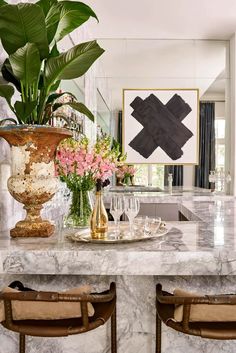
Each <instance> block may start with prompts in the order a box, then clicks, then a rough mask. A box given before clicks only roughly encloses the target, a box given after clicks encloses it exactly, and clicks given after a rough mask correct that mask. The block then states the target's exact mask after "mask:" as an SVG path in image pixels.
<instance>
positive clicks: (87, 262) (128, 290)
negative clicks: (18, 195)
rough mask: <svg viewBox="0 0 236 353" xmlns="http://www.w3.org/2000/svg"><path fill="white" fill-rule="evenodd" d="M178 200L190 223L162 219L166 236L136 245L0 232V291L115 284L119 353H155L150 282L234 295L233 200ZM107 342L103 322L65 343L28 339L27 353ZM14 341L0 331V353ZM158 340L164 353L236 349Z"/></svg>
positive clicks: (10, 350) (231, 344)
mask: <svg viewBox="0 0 236 353" xmlns="http://www.w3.org/2000/svg"><path fill="white" fill-rule="evenodd" d="M143 197H144V196H143ZM151 197H153V200H156V201H155V202H158V201H157V200H158V199H157V197H154V195H152V196H151ZM163 200H164V196H163ZM149 201H150V199H149ZM164 202H167V201H166V200H165V201H164ZM174 202H176V200H175V201H174ZM177 203H178V210H179V211H180V212H181V213H182V214H183V215H184V216H185V217H186V218H187V219H189V221H188V222H168V223H167V227H168V228H169V233H168V234H167V235H166V236H164V237H162V238H161V237H160V238H158V239H155V240H151V241H146V242H141V243H132V244H119V245H106V246H104V245H96V244H93V245H92V244H81V243H79V244H77V243H71V242H69V241H68V240H66V239H65V240H64V241H62V237H61V236H59V234H57V235H54V236H52V237H51V238H49V239H43V240H39V239H27V240H26V239H17V240H13V239H10V238H9V234H8V232H2V233H1V235H0V287H4V286H6V285H8V284H9V283H10V282H11V281H12V280H15V279H18V280H21V281H22V282H24V283H25V284H26V285H27V286H31V287H32V288H35V289H40V290H56V291H59V290H64V289H67V288H71V287H75V286H78V285H80V284H83V283H90V284H92V286H93V288H94V290H98V291H100V290H101V291H102V290H104V289H105V288H107V287H108V286H109V283H110V282H111V281H115V282H116V284H117V318H118V330H117V331H118V353H121V352H125V353H134V352H135V353H154V352H155V285H156V283H158V282H161V283H162V284H163V287H164V288H165V289H166V290H169V291H173V289H174V288H176V287H180V288H184V289H187V290H192V291H195V292H201V293H207V294H215V293H218V294H219V293H236V287H235V280H236V246H235V245H236V244H235V224H234V219H235V216H236V201H235V200H234V199H233V198H232V197H231V198H230V197H220V196H212V195H210V196H209V197H208V196H202V199H200V200H199V198H198V196H196V195H195V196H193V195H192V196H191V197H187V198H185V197H182V199H180V200H178V202H177ZM66 232H68V231H66ZM109 337H110V331H109V324H107V325H105V326H103V327H101V328H99V329H97V330H96V331H94V332H90V333H88V334H84V335H77V336H70V337H66V338H59V339H45V338H34V337H30V338H28V339H27V353H35V352H40V353H46V352H47V353H48V352H53V353H55V352H57V353H62V352H63V353H77V352H78V351H79V352H80V353H87V352H89V353H108V352H110V342H109ZM17 339H18V336H17V334H14V333H11V332H8V331H7V330H5V329H3V328H0V342H1V344H0V353H16V352H17V351H18V348H17ZM162 339H163V349H162V353H167V352H168V353H182V352H183V351H188V352H191V353H213V352H214V353H215V352H216V353H218V352H223V353H232V352H234V351H235V350H236V342H235V341H227V342H225V341H213V340H208V339H200V338H198V337H191V336H185V335H183V334H181V333H177V332H175V331H173V330H172V329H170V328H166V327H163V334H162Z"/></svg>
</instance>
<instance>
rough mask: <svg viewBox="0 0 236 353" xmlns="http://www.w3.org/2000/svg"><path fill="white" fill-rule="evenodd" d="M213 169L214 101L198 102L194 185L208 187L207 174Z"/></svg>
mask: <svg viewBox="0 0 236 353" xmlns="http://www.w3.org/2000/svg"><path fill="white" fill-rule="evenodd" d="M211 170H215V103H213V102H201V103H200V134H199V165H198V166H196V167H195V186H198V187H201V188H206V189H210V184H209V174H210V171H211Z"/></svg>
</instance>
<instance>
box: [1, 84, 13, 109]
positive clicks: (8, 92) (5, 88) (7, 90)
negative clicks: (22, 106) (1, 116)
mask: <svg viewBox="0 0 236 353" xmlns="http://www.w3.org/2000/svg"><path fill="white" fill-rule="evenodd" d="M13 94H14V88H13V87H12V86H10V85H0V97H3V98H5V99H6V101H7V102H8V104H9V105H10V104H11V98H12V96H13Z"/></svg>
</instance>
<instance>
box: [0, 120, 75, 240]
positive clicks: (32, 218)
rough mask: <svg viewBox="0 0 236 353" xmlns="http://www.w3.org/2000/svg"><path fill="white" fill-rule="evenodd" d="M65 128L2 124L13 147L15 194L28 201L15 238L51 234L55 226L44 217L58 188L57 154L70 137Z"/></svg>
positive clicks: (1, 131) (1, 134)
mask: <svg viewBox="0 0 236 353" xmlns="http://www.w3.org/2000/svg"><path fill="white" fill-rule="evenodd" d="M71 135H72V134H71V132H70V131H68V130H66V129H62V128H54V127H50V126H37V125H32V126H30V125H21V126H17V125H10V126H5V127H0V137H3V138H4V139H5V140H7V142H8V143H9V144H10V146H11V153H12V176H11V177H10V178H9V179H8V189H9V192H10V193H11V195H12V196H13V197H14V198H15V199H16V200H17V201H19V202H21V203H23V204H24V209H25V210H26V218H25V220H23V221H20V222H18V223H17V224H16V225H15V228H13V229H11V231H10V234H11V236H12V237H13V238H15V237H49V236H50V235H52V234H53V232H54V225H52V224H51V223H50V222H49V221H47V220H43V219H42V218H41V216H40V211H41V209H42V207H43V206H42V205H43V203H45V202H47V201H49V200H50V199H51V198H52V197H53V195H54V194H55V192H56V191H57V187H58V179H57V178H56V177H55V169H54V155H55V151H56V147H57V145H58V143H59V142H60V141H61V140H63V139H65V138H68V137H70V136H71Z"/></svg>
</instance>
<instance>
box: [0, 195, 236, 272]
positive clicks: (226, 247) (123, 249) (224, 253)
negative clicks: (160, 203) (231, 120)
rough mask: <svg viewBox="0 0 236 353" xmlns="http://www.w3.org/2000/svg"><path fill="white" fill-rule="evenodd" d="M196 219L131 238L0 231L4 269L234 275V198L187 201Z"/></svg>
mask: <svg viewBox="0 0 236 353" xmlns="http://www.w3.org/2000/svg"><path fill="white" fill-rule="evenodd" d="M179 210H180V211H181V212H182V213H183V214H184V215H185V216H186V217H187V218H188V219H190V220H192V219H193V220H194V221H193V222H192V221H191V222H168V223H167V227H168V228H169V233H168V234H167V235H166V236H163V237H160V238H157V239H155V240H150V241H149V240H147V241H145V242H137V243H132V244H110V245H104V244H82V243H71V242H69V241H68V240H65V241H63V242H60V241H58V237H57V236H53V237H51V238H49V239H16V240H14V239H10V238H9V236H8V235H7V234H6V233H5V235H3V234H2V235H1V237H0V261H1V263H0V270H1V271H2V273H25V274H33V273H34V274H53V275H54V274H76V275H77V274H84V275H85V274H86V275H137V276H140V275H181V276H184V275H232V274H234V273H235V271H236V238H235V224H234V223H235V221H234V219H235V215H236V201H234V200H231V201H225V200H212V201H193V202H189V201H183V202H182V203H181V204H179Z"/></svg>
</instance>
